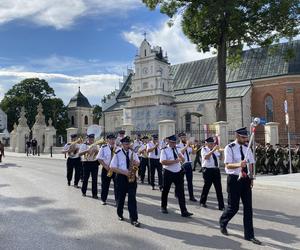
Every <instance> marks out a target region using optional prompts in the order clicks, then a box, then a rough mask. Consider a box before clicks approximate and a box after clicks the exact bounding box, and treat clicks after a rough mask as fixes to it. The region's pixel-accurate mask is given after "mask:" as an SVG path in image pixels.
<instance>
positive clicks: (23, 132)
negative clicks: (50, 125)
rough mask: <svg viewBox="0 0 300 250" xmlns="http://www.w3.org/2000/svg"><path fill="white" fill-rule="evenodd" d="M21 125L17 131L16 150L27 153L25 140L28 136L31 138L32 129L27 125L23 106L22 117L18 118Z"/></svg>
mask: <svg viewBox="0 0 300 250" xmlns="http://www.w3.org/2000/svg"><path fill="white" fill-rule="evenodd" d="M18 122H19V125H18V127H17V132H16V148H15V152H17V153H25V142H26V138H29V134H30V129H29V127H28V125H27V119H26V117H25V108H24V107H22V109H21V113H20V118H19V120H18Z"/></svg>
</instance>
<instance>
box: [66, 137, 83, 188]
mask: <svg viewBox="0 0 300 250" xmlns="http://www.w3.org/2000/svg"><path fill="white" fill-rule="evenodd" d="M79 149H80V144H79V143H78V142H77V134H72V135H71V142H70V143H67V144H66V145H65V146H64V148H63V151H62V152H63V153H64V154H68V159H67V181H68V185H69V186H70V185H71V181H72V178H73V170H74V171H75V176H74V187H76V188H78V182H79V180H80V173H81V157H80V156H79Z"/></svg>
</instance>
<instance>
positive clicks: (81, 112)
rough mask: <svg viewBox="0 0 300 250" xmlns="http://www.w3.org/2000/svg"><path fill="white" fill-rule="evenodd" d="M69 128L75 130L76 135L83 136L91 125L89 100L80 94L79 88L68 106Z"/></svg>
mask: <svg viewBox="0 0 300 250" xmlns="http://www.w3.org/2000/svg"><path fill="white" fill-rule="evenodd" d="M68 117H69V120H70V124H69V126H70V127H72V128H77V133H78V134H85V133H86V130H87V128H88V127H89V126H90V125H92V124H93V107H92V106H91V104H90V103H89V100H88V99H87V98H86V97H85V96H84V95H83V94H82V93H81V91H80V87H79V88H78V92H77V93H76V95H75V96H73V97H72V98H71V100H70V102H69V104H68Z"/></svg>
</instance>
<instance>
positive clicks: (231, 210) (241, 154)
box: [219, 128, 261, 245]
mask: <svg viewBox="0 0 300 250" xmlns="http://www.w3.org/2000/svg"><path fill="white" fill-rule="evenodd" d="M247 142H248V132H247V128H241V129H238V130H236V140H235V141H234V142H233V143H230V144H229V145H227V146H226V147H225V149H224V156H225V159H224V163H225V171H226V173H227V174H228V176H227V192H228V206H227V208H226V209H225V211H224V212H223V214H222V216H221V217H220V220H219V223H220V229H221V233H222V234H224V235H228V232H227V224H228V222H229V221H230V220H231V219H232V218H233V217H234V215H235V214H236V213H237V212H238V210H239V204H240V199H242V202H243V206H244V214H243V216H244V218H243V222H244V238H245V239H246V240H248V241H251V242H253V243H254V244H258V245H261V242H260V241H259V240H257V239H256V238H255V237H254V229H253V212H252V191H251V189H252V187H253V179H250V178H249V176H248V173H247V172H248V168H247V163H248V164H249V170H250V171H252V169H253V164H254V163H255V161H254V157H253V154H252V151H251V149H250V150H249V151H248V154H247V146H246V143H247ZM240 173H241V174H243V175H242V176H243V177H242V178H239V175H240Z"/></svg>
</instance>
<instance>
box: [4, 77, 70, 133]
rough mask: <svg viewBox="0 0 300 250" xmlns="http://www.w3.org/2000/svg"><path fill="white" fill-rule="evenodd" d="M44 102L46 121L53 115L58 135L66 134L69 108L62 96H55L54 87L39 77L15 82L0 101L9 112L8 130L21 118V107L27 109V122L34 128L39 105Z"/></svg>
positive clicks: (5, 110)
mask: <svg viewBox="0 0 300 250" xmlns="http://www.w3.org/2000/svg"><path fill="white" fill-rule="evenodd" d="M39 103H42V105H43V109H44V115H45V118H46V122H47V121H48V119H49V118H50V117H51V119H52V121H53V126H54V127H55V128H56V129H57V134H58V135H64V134H65V133H66V128H67V126H68V116H67V108H66V107H65V105H64V103H63V101H62V100H61V99H60V98H56V97H55V93H54V90H53V88H51V87H50V86H49V84H48V83H47V82H46V81H45V80H43V79H38V78H28V79H25V80H23V81H21V82H20V83H18V84H15V85H14V86H13V87H12V88H11V89H10V90H9V91H8V92H7V93H6V94H5V96H4V98H3V100H2V101H1V103H0V106H1V108H2V109H3V111H4V112H6V113H7V118H8V130H9V131H11V130H12V129H13V124H14V123H15V122H16V123H17V121H18V119H19V117H20V111H21V107H22V106H24V107H25V109H26V117H27V123H28V126H29V127H30V128H32V126H33V124H34V122H35V116H36V114H37V106H38V104H39Z"/></svg>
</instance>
